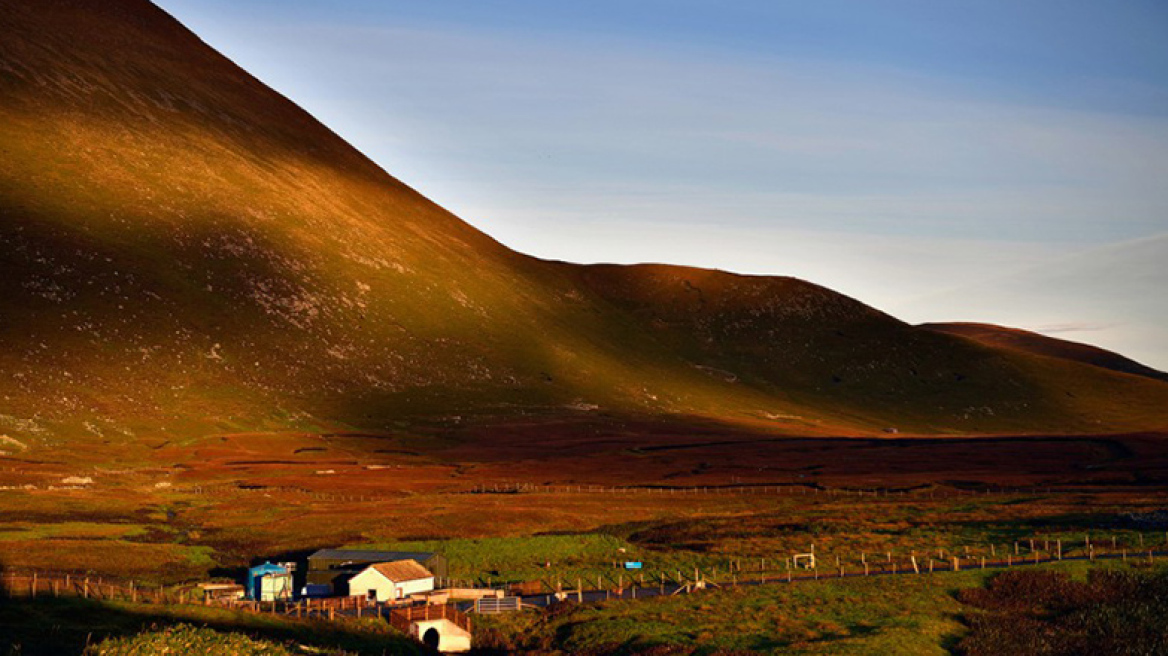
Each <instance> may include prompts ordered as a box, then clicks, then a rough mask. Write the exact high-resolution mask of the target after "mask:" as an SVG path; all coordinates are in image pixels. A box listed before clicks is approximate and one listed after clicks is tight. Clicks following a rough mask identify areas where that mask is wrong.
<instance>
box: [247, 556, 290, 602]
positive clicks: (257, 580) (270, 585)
mask: <svg viewBox="0 0 1168 656" xmlns="http://www.w3.org/2000/svg"><path fill="white" fill-rule="evenodd" d="M291 596H292V573H291V572H289V571H288V569H287V568H286V567H282V566H280V565H273V564H272V563H264V564H263V565H256V566H255V567H252V568H251V569H249V570H247V598H248V599H255V600H258V601H272V600H274V599H283V598H291Z"/></svg>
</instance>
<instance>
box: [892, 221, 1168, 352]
mask: <svg viewBox="0 0 1168 656" xmlns="http://www.w3.org/2000/svg"><path fill="white" fill-rule="evenodd" d="M1166 261H1168V233H1162V234H1158V235H1153V236H1149V237H1144V238H1141V239H1134V240H1130V241H1124V242H1119V243H1114V244H1106V245H1102V246H1096V247H1093V248H1090V249H1086V250H1084V251H1081V252H1077V253H1072V254H1069V255H1066V256H1063V257H1060V258H1057V259H1054V260H1050V261H1046V262H1041V263H1038V264H1035V265H1033V266H1030V267H1028V268H1026V269H1023V270H1021V271H1006V272H1003V273H1002V274H1001V275H1000V276H997V277H995V278H993V279H990V280H986V281H984V282H981V283H978V284H975V285H969V286H963V287H959V288H956V289H953V290H950V291H947V292H942V293H937V294H931V295H928V296H926V297H924V298H921V299H918V300H916V301H914V302H911V303H907V304H905V305H903V306H901V307H898V311H899V312H903V313H906V314H908V315H911V316H916V317H923V318H925V319H929V318H931V317H944V318H945V319H946V320H948V321H949V322H955V321H960V322H986V323H992V324H998V325H1010V326H1017V327H1020V328H1025V329H1027V330H1031V331H1034V332H1038V333H1042V334H1054V333H1056V332H1057V334H1058V335H1059V336H1060V337H1063V338H1066V339H1071V340H1075V341H1085V342H1090V343H1092V344H1097V345H1099V346H1101V347H1103V348H1106V349H1109V350H1113V351H1120V352H1122V353H1124V354H1125V355H1126V356H1128V357H1131V358H1134V359H1135V360H1138V361H1140V362H1142V363H1145V364H1148V365H1151V366H1152V367H1154V368H1158V369H1163V368H1164V367H1165V366H1168V343H1166V342H1165V340H1164V330H1163V326H1164V325H1165V324H1166V323H1168V296H1165V294H1164V291H1163V290H1164V289H1165V288H1166V287H1168V267H1165V266H1164V262H1166Z"/></svg>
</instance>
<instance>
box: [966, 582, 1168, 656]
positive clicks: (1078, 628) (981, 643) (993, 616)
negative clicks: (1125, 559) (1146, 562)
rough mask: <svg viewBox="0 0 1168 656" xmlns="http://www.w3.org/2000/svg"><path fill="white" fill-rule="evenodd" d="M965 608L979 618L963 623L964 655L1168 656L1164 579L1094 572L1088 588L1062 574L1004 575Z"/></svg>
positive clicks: (969, 593) (969, 597) (969, 596)
mask: <svg viewBox="0 0 1168 656" xmlns="http://www.w3.org/2000/svg"><path fill="white" fill-rule="evenodd" d="M958 599H959V600H960V601H962V602H963V603H965V604H967V605H970V606H973V607H975V608H978V609H980V610H982V611H984V612H982V613H979V614H974V615H971V616H969V617H968V618H967V621H968V624H969V627H970V632H969V635H968V636H967V637H966V638H965V639H964V640H962V642H961V643H960V645H959V646H958V651H959V652H960V653H964V654H967V655H968V656H991V655H997V654H1036V655H1049V656H1064V655H1065V656H1071V655H1075V654H1120V655H1122V654H1132V655H1135V654H1168V623H1166V622H1165V621H1164V618H1165V617H1166V616H1168V574H1166V573H1164V572H1159V573H1140V572H1117V571H1100V570H1095V571H1092V572H1091V573H1090V574H1089V575H1088V579H1087V581H1086V582H1080V581H1072V580H1071V579H1070V577H1069V576H1067V575H1066V574H1065V573H1062V572H1042V571H1029V572H1005V573H1003V574H1001V575H999V576H997V577H995V578H994V579H993V580H992V581H991V582H990V584H989V585H988V586H987V587H986V588H983V589H975V590H963V591H962V592H960V593H959V594H958Z"/></svg>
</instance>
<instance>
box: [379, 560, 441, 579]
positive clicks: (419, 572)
mask: <svg viewBox="0 0 1168 656" xmlns="http://www.w3.org/2000/svg"><path fill="white" fill-rule="evenodd" d="M367 569H372V570H375V571H376V572H377V573H378V574H381V575H382V576H384V577H385V578H387V579H389V580H390V581H416V580H418V579H428V578H430V577H431V576H434V575H433V574H431V573H430V570H428V569H426V568H425V567H422V566H421V565H420V564H418V561H416V560H397V561H394V562H392V563H374V564H372V565H370V566H369V567H368V568H367Z"/></svg>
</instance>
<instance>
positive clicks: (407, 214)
mask: <svg viewBox="0 0 1168 656" xmlns="http://www.w3.org/2000/svg"><path fill="white" fill-rule="evenodd" d="M0 155H2V156H0V253H2V255H0V257H2V258H3V259H2V260H0V266H2V268H3V275H2V276H0V370H3V371H4V372H5V376H3V377H0V432H2V433H4V434H7V435H9V436H10V437H11V438H13V439H18V440H21V441H22V442H23V443H26V444H31V445H34V446H36V445H42V446H44V445H57V446H61V445H88V446H94V447H96V448H103V447H108V446H109V445H114V444H118V445H125V444H158V443H159V442H161V441H168V442H173V443H178V444H185V443H190V442H193V441H197V440H199V439H201V438H203V437H205V436H208V435H213V434H217V433H224V432H232V431H281V430H310V431H324V430H337V429H354V428H361V429H367V430H379V431H391V432H414V431H417V432H424V433H426V434H450V433H452V432H453V431H456V430H465V427H467V426H472V427H491V426H506V425H508V424H512V423H514V422H517V421H543V420H548V419H553V420H556V421H565V422H599V423H601V424H603V423H604V422H609V421H611V422H614V423H615V422H620V421H624V420H626V419H637V420H645V421H660V422H706V423H714V424H719V425H727V426H741V427H749V428H750V429H752V430H760V431H766V432H773V433H779V434H844V435H851V434H873V433H879V432H880V431H881V430H882V429H884V428H887V427H897V428H898V429H900V430H903V431H911V432H919V433H975V432H1013V431H1070V432H1079V431H1100V430H1134V429H1140V428H1147V427H1151V426H1161V425H1163V424H1164V423H1165V422H1164V410H1163V408H1165V407H1168V385H1165V384H1164V383H1162V382H1160V381H1156V380H1151V379H1148V378H1142V377H1136V376H1129V375H1125V374H1122V373H1117V372H1113V371H1107V370H1104V369H1100V368H1098V367H1095V366H1090V365H1086V364H1083V363H1080V362H1074V361H1068V360H1056V359H1051V358H1046V357H1036V356H1034V355H1032V354H1030V353H1026V352H1022V351H1019V350H1017V349H1012V348H1000V347H999V346H997V345H989V346H987V345H985V344H979V343H975V342H972V341H970V340H968V339H964V338H962V337H958V336H953V335H948V334H943V333H940V332H937V331H934V330H928V329H923V328H917V327H913V326H910V325H907V324H905V323H903V322H901V321H898V320H897V319H895V318H893V317H890V316H888V315H886V314H884V313H882V312H879V311H877V310H875V309H872V308H870V307H867V306H865V305H864V304H862V303H860V302H858V301H856V300H853V299H850V298H847V297H845V296H842V295H840V294H837V293H834V292H832V291H830V290H828V289H824V288H822V287H819V286H817V285H814V284H811V283H808V282H804V281H801V280H796V279H792V278H783V277H757V276H755V277H751V276H739V275H734V274H730V273H725V272H720V271H705V270H698V269H690V268H685V267H674V266H664V265H643V266H609V265H593V266H583V265H574V264H568V263H563V262H549V261H542V260H538V259H534V258H531V257H528V256H525V255H522V254H519V253H515V252H513V251H511V250H509V249H507V248H505V247H503V246H502V245H500V244H499V243H497V242H495V241H494V240H492V239H491V238H489V237H488V236H486V235H484V234H482V233H481V232H479V231H477V230H475V229H474V228H472V227H471V226H470V225H468V224H467V223H465V222H463V221H461V220H460V219H458V218H457V217H454V216H453V215H451V214H450V213H448V212H446V211H445V210H443V209H442V208H440V207H438V206H437V205H435V204H434V203H432V202H430V201H429V200H427V199H426V198H424V197H422V196H421V195H419V194H418V193H417V192H415V191H414V190H412V189H410V188H409V187H408V186H406V185H405V184H403V183H401V182H400V181H398V180H396V179H394V178H393V177H391V176H390V175H389V174H387V173H386V172H385V171H383V170H382V169H380V168H379V167H378V166H377V165H375V164H374V163H373V162H371V161H370V160H368V159H367V158H365V157H364V156H363V155H361V154H360V153H359V152H357V151H356V150H354V149H353V148H352V147H350V146H349V145H348V144H346V143H345V142H344V141H343V140H342V139H341V138H339V137H338V136H337V135H336V134H334V133H332V132H331V131H329V130H328V129H327V128H326V127H324V126H323V125H321V124H320V123H319V122H317V121H316V120H315V119H313V118H312V117H311V116H309V115H308V114H307V113H305V112H304V111H302V110H301V109H300V108H298V107H297V106H296V105H294V104H293V103H292V102H290V101H289V100H287V99H286V98H284V97H282V96H280V95H279V94H278V93H276V92H275V91H273V90H271V89H269V88H267V87H266V86H264V85H263V84H262V83H260V82H259V81H257V80H256V79H254V78H253V77H251V76H250V75H248V74H247V73H246V72H245V71H243V70H241V69H240V68H238V67H237V66H235V65H234V64H232V63H231V62H230V61H228V60H227V59H226V58H224V57H223V56H221V55H219V54H218V53H217V52H215V51H214V50H213V49H211V48H210V47H208V46H207V45H206V44H204V43H203V42H201V41H200V40H199V39H198V38H197V37H196V36H195V35H194V34H192V33H191V32H189V31H188V30H187V29H185V28H184V27H183V26H181V25H180V24H179V23H178V22H177V21H175V20H173V19H172V18H171V17H170V16H169V15H167V14H166V13H165V12H163V11H162V10H160V9H159V8H157V7H155V6H154V5H152V4H149V3H148V2H146V1H145V0H13V1H11V2H8V3H6V5H5V8H4V11H3V12H2V13H0ZM500 439H502V438H500Z"/></svg>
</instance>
